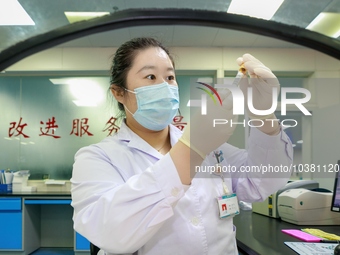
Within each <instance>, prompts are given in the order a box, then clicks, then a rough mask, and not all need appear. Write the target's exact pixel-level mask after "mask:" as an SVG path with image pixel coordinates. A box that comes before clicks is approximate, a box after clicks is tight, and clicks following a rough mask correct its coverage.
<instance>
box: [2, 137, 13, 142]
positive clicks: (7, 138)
mask: <svg viewBox="0 0 340 255" xmlns="http://www.w3.org/2000/svg"><path fill="white" fill-rule="evenodd" d="M4 139H5V140H10V141H11V140H12V138H10V137H4Z"/></svg>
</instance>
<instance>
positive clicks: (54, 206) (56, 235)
mask: <svg viewBox="0 0 340 255" xmlns="http://www.w3.org/2000/svg"><path fill="white" fill-rule="evenodd" d="M70 204H71V194H70V192H34V193H23V192H19V193H7V194H0V225H1V230H2V231H0V254H6V255H27V254H30V253H31V252H33V251H34V250H36V249H38V248H40V247H69V248H73V249H74V252H75V254H82V255H85V254H89V247H90V245H89V242H88V241H87V240H86V239H85V238H84V237H82V236H81V235H79V234H78V233H75V231H74V230H73V221H72V215H73V208H72V207H71V205H70ZM4 229H5V230H8V231H3V230H4Z"/></svg>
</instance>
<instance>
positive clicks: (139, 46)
mask: <svg viewBox="0 0 340 255" xmlns="http://www.w3.org/2000/svg"><path fill="white" fill-rule="evenodd" d="M151 47H159V48H161V49H163V50H164V51H165V52H166V53H167V54H168V56H169V58H170V59H171V61H172V64H173V65H174V61H173V59H172V57H171V56H170V53H169V50H168V49H167V48H165V47H164V46H163V45H162V44H161V43H160V42H159V41H157V40H156V39H154V38H149V37H142V38H134V39H132V40H130V41H127V42H125V43H123V44H122V45H121V46H120V47H119V48H118V49H117V51H116V53H115V54H114V57H113V60H112V66H111V69H110V85H112V84H114V85H116V86H118V87H120V88H122V93H125V88H126V77H127V73H128V71H129V70H130V69H131V66H132V64H133V61H134V59H135V56H136V55H137V53H138V51H141V50H145V49H148V48H151ZM118 109H119V110H120V111H124V106H123V104H121V103H120V102H118Z"/></svg>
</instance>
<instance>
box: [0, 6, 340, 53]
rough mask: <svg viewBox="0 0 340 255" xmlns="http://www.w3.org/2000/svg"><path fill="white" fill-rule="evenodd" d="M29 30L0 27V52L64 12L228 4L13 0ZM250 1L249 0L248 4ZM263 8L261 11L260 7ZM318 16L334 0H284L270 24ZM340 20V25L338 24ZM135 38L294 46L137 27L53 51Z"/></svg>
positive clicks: (338, 9)
mask: <svg viewBox="0 0 340 255" xmlns="http://www.w3.org/2000/svg"><path fill="white" fill-rule="evenodd" d="M18 1H19V2H20V4H21V5H22V6H23V8H24V9H25V10H26V12H27V13H28V14H29V16H30V17H31V18H32V19H33V21H34V22H35V25H34V26H0V39H1V40H0V51H2V50H4V49H6V48H8V47H10V46H12V45H14V44H16V43H18V42H20V41H23V40H25V39H28V38H31V37H33V36H35V35H39V34H44V33H47V32H49V31H51V30H54V29H57V28H60V27H64V26H67V25H69V22H68V20H67V18H66V16H65V14H64V12H65V11H74V12H93V11H96V12H117V11H121V10H126V9H136V8H181V9H188V8H189V9H195V10H210V11H217V12H226V11H227V10H228V7H229V5H230V2H231V0H214V1H212V0H174V1H171V0H145V1H142V0H114V1H113V0H96V1H94V0H58V1H55V0H18ZM254 1H255V0H254ZM263 8H266V7H265V6H264V7H263ZM320 12H335V13H340V1H339V0H322V1H320V0H300V1H297V0H284V2H283V4H282V5H281V6H280V8H279V9H278V11H277V12H276V13H275V15H274V16H273V18H272V19H271V20H272V21H276V22H279V23H284V24H288V25H293V26H298V27H301V28H305V27H307V26H308V24H310V23H311V21H313V19H314V18H315V17H316V16H317V15H318V14H319V13H320ZM339 22H340V21H339ZM138 36H154V37H158V38H159V39H160V40H162V41H163V43H165V44H166V45H167V46H170V47H171V46H182V47H186V46H195V47H220V46H223V47H276V48H277V47H279V48H286V47H289V48H291V47H300V46H297V45H294V44H292V43H288V42H284V41H281V40H277V39H273V38H267V37H264V36H260V35H255V34H251V33H246V32H240V31H236V30H229V29H221V28H211V27H209V28H208V27H193V26H179V25H176V26H174V25H167V26H157V25H156V24H155V26H141V27H129V28H124V29H118V30H114V31H109V32H103V33H100V34H93V35H90V36H87V37H84V38H80V39H76V40H73V41H70V42H67V43H64V44H62V45H59V46H58V47H116V46H119V45H120V44H121V43H122V42H124V41H126V40H129V39H131V38H133V37H138Z"/></svg>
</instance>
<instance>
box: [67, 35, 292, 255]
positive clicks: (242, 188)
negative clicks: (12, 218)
mask: <svg viewBox="0 0 340 255" xmlns="http://www.w3.org/2000/svg"><path fill="white" fill-rule="evenodd" d="M237 62H238V64H239V65H243V66H244V68H246V69H247V72H248V73H247V74H248V75H249V77H250V79H249V80H248V79H247V77H246V75H244V77H243V78H242V81H241V83H240V84H241V85H240V86H241V88H242V89H243V91H245V93H246V91H247V90H246V88H247V87H248V86H252V87H253V88H255V89H254V93H253V97H254V99H253V101H254V106H257V107H258V109H259V108H262V110H265V109H268V108H270V105H269V107H268V102H271V100H272V96H271V93H268V89H271V88H272V87H276V88H279V83H278V81H277V79H276V77H275V76H274V75H273V74H272V72H271V71H270V70H269V69H268V68H267V67H265V66H264V65H263V64H262V63H261V62H260V61H258V60H257V59H255V58H254V57H253V56H251V55H249V54H245V55H244V56H243V57H241V58H239V59H238V60H237ZM110 89H111V92H112V94H113V96H114V97H115V99H116V100H117V101H118V105H119V107H120V109H121V110H122V111H124V112H125V114H126V116H125V118H124V120H123V122H122V124H121V127H120V130H119V132H118V133H117V134H115V135H114V136H111V137H107V138H105V139H104V140H103V141H101V142H99V143H97V144H94V145H90V146H87V147H84V148H82V149H80V150H79V151H78V152H77V154H76V156H75V163H74V166H73V174H72V179H71V182H72V189H71V194H72V206H73V208H74V217H73V221H74V229H75V230H76V231H77V232H78V233H80V234H81V235H83V236H85V237H86V238H87V239H88V240H89V241H90V242H92V243H93V244H94V245H96V246H98V247H100V248H101V251H100V254H107V255H111V254H140V255H141V254H145V255H160V254H162V255H168V254H169V255H170V254H171V255H174V254H178V255H182V254H183V255H190V254H192V255H203V254H210V255H219V254H233V255H234V254H238V253H237V247H236V239H235V231H236V230H235V227H234V226H233V216H235V215H237V214H238V213H239V211H238V205H237V200H236V199H235V198H236V197H237V198H238V199H239V200H242V201H246V202H254V201H261V200H263V199H265V198H266V197H267V196H269V195H270V194H272V193H273V192H275V191H277V190H278V189H279V188H281V187H282V186H283V185H285V184H286V183H287V180H288V179H289V177H290V172H289V171H288V172H287V171H286V172H284V171H281V172H276V173H273V172H270V171H268V172H266V173H264V172H255V171H254V172H251V171H245V169H246V167H248V166H261V165H262V166H264V165H265V166H289V165H290V164H291V162H292V146H291V142H290V140H289V138H288V137H287V136H286V134H285V133H284V132H283V131H282V129H281V127H280V124H279V123H278V122H277V121H263V120H266V119H276V118H275V116H274V115H273V114H271V115H269V116H254V115H250V118H253V119H259V120H257V121H255V120H254V123H256V122H258V123H261V125H258V127H257V128H255V127H253V128H251V132H250V136H249V140H248V144H249V146H248V148H247V150H243V149H238V148H235V147H233V146H231V145H230V144H228V143H226V142H227V140H228V138H229V137H230V136H231V135H232V133H233V131H234V128H235V125H231V124H230V125H217V126H215V127H213V126H212V124H211V123H212V121H213V118H216V116H217V117H218V118H220V119H227V120H229V122H228V123H232V121H233V120H235V118H234V117H235V116H233V114H232V106H231V105H232V104H231V103H230V102H231V101H230V100H231V96H230V94H228V93H224V94H223V93H221V100H222V101H223V104H222V106H220V105H218V106H216V105H214V104H210V103H209V102H208V103H207V104H208V113H207V114H206V115H201V114H192V117H191V121H190V127H189V126H188V127H186V128H185V130H184V132H183V133H182V132H181V131H180V130H179V129H177V128H176V127H174V126H173V125H171V122H172V119H173V117H174V116H175V115H176V113H177V110H178V106H179V96H178V86H177V83H176V78H175V70H174V63H173V61H172V58H171V57H170V55H169V52H168V50H167V49H166V48H165V47H164V46H162V45H161V44H160V43H159V42H158V41H156V40H154V39H152V38H136V39H133V40H131V41H128V42H126V43H124V44H123V45H122V46H121V47H120V48H119V49H118V50H117V52H116V53H115V56H114V58H113V63H112V68H111V86H110ZM256 100H258V101H256ZM208 101H209V100H208ZM257 102H258V103H257ZM266 107H267V108H266ZM209 109H210V110H209ZM211 109H213V110H211ZM254 123H253V125H255V124H254ZM198 124H199V126H198ZM207 132H208V133H207ZM217 163H218V164H217ZM204 166H205V168H204ZM231 166H232V169H233V171H224V169H228V167H229V169H231V168H230V167H231ZM209 167H210V168H209ZM212 167H215V168H212ZM197 169H198V170H200V169H201V170H202V171H199V173H198V172H197ZM204 169H210V170H211V169H214V171H215V174H211V173H209V172H206V171H204ZM216 169H222V170H223V171H220V173H216ZM242 169H243V171H242ZM248 170H249V168H248ZM195 171H196V172H195ZM210 172H211V171H210ZM236 217H237V216H236Z"/></svg>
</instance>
